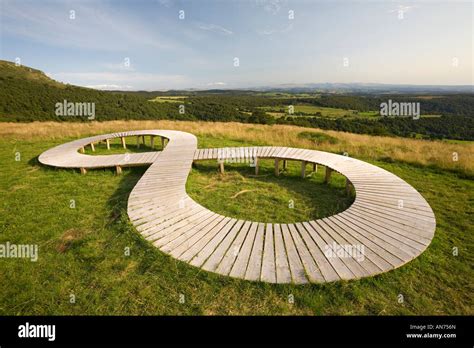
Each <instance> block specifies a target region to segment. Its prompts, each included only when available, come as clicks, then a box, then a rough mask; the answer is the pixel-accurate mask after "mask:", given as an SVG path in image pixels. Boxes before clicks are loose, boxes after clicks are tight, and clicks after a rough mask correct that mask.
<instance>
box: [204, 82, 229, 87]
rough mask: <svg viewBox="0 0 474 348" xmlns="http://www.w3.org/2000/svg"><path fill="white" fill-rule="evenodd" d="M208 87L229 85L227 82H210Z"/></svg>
mask: <svg viewBox="0 0 474 348" xmlns="http://www.w3.org/2000/svg"><path fill="white" fill-rule="evenodd" d="M207 85H208V86H226V85H227V83H225V82H209V83H208V84H207Z"/></svg>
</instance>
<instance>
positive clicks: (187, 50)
mask: <svg viewBox="0 0 474 348" xmlns="http://www.w3.org/2000/svg"><path fill="white" fill-rule="evenodd" d="M0 6H1V8H0V9H1V11H0V36H1V41H0V58H1V59H3V60H8V61H15V60H16V61H18V62H19V63H21V64H22V65H26V66H30V67H33V68H36V69H40V70H42V71H44V72H45V73H46V74H47V75H48V76H50V77H52V78H54V79H56V80H58V81H61V82H65V83H70V84H75V85H80V86H88V87H93V88H98V89H122V90H168V89H188V88H196V89H211V88H229V89H230V88H252V87H260V86H278V85H281V84H296V85H302V84H307V83H386V84H417V85H472V84H473V81H474V75H473V74H474V72H473V61H474V54H473V38H474V33H473V17H474V9H473V2H472V1H456V0H454V1H453V0H450V1H448V0H445V1H415V2H406V1H403V2H397V1H375V0H366V1H363V0H358V1H342V0H340V1H329V0H327V1H318V0H312V1H308V0H294V1H291V0H236V1H231V0H228V1H224V0H213V1H209V0H194V1H178V0H176V1H174V0H147V1H145V0H114V1H112V0H109V1H102V0H101V1H98V0H81V1H77V0H76V1H50V0H42V1H40V0H36V1H35V0H28V1H25V0H16V1H10V0H0Z"/></svg>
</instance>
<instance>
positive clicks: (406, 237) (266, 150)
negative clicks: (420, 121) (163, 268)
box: [39, 130, 436, 283]
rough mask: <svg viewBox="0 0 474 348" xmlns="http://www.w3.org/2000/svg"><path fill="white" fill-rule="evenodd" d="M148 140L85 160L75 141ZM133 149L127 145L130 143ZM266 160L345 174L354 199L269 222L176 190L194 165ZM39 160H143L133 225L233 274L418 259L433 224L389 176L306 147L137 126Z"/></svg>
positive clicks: (341, 268)
mask: <svg viewBox="0 0 474 348" xmlns="http://www.w3.org/2000/svg"><path fill="white" fill-rule="evenodd" d="M146 136H149V137H151V139H153V140H150V143H151V144H153V143H154V139H155V138H156V137H160V138H161V139H162V144H163V145H164V144H165V139H166V140H167V142H166V146H164V149H163V151H151V152H142V153H133V154H132V153H131V154H120V155H95V156H89V155H84V154H82V153H79V151H82V152H83V149H84V147H86V146H91V144H92V146H91V147H93V146H94V145H93V144H97V143H99V142H105V143H106V145H107V148H109V147H110V140H111V139H114V138H120V141H121V144H122V146H123V147H124V148H126V138H127V137H132V139H131V142H135V141H136V142H137V144H138V142H139V141H140V139H141V140H142V143H144V142H145V137H146ZM132 146H133V145H132ZM259 159H272V160H274V163H275V174H276V175H278V174H279V172H280V167H281V166H286V162H287V161H288V160H292V161H301V163H302V165H301V174H302V176H303V177H304V176H305V175H306V171H307V165H312V168H313V170H318V165H319V166H323V167H325V170H326V173H325V178H326V181H329V180H331V173H333V172H337V173H340V174H342V175H344V176H345V177H346V180H347V181H346V182H347V185H346V188H347V189H348V190H350V189H351V187H352V188H353V190H354V191H355V194H356V198H355V201H354V203H353V204H352V205H351V206H350V207H349V208H348V209H346V210H345V211H343V212H341V213H339V214H336V215H333V216H330V217H327V218H323V219H318V220H313V221H304V222H299V223H288V224H272V223H266V224H264V223H261V222H257V221H245V220H239V219H234V218H230V217H226V216H223V215H220V214H217V213H215V212H212V211H210V210H208V209H207V208H205V207H203V206H202V205H200V204H198V203H197V202H195V201H194V200H193V199H191V198H190V197H189V196H188V195H187V193H186V189H185V185H186V180H187V177H188V174H189V171H190V170H191V165H192V163H193V162H194V161H200V160H216V162H217V163H218V165H219V168H220V169H221V170H222V171H223V170H224V165H225V162H227V161H233V162H235V161H241V162H246V163H250V164H251V165H253V166H255V171H256V173H258V164H259ZM39 161H40V162H41V163H42V164H45V165H49V166H54V167H62V168H79V169H80V170H81V172H82V173H84V174H85V173H86V172H87V170H88V169H93V168H105V167H112V168H116V170H117V173H120V172H121V168H122V167H126V166H139V165H149V168H148V170H147V171H146V172H145V174H144V175H143V176H142V177H141V178H140V180H139V181H138V183H137V184H136V185H135V187H134V188H133V190H132V192H131V193H130V196H129V199H128V215H129V217H130V220H131V221H132V223H133V224H134V226H135V227H136V229H137V230H138V231H139V232H140V233H141V234H142V236H143V237H144V238H145V239H147V240H148V241H149V242H150V243H152V244H153V245H154V246H156V247H157V248H159V249H160V250H161V251H163V252H165V253H167V254H169V255H171V256H172V257H174V258H176V259H179V260H182V261H184V262H187V263H189V264H191V265H193V266H195V267H200V268H202V269H204V270H206V271H209V272H214V273H218V274H222V275H226V276H231V277H235V278H241V279H247V280H252V281H263V282H270V283H291V282H292V283H307V282H315V283H320V282H330V281H336V280H340V279H356V278H362V277H368V276H373V275H376V274H379V273H383V272H387V271H389V270H392V269H395V268H397V267H400V266H402V265H404V264H405V263H407V262H409V261H410V260H412V259H414V258H416V257H417V256H419V255H420V254H421V253H422V252H423V251H424V250H425V249H426V248H427V247H428V245H429V244H430V242H431V240H432V239H433V236H434V232H435V229H436V220H435V216H434V214H433V211H432V209H431V207H430V206H429V204H428V203H427V202H426V200H425V199H424V198H423V197H422V196H421V195H420V194H419V193H418V192H417V191H416V190H415V189H414V188H413V187H412V186H410V185H409V184H408V183H406V182H405V181H403V180H402V179H400V178H399V177H397V176H396V175H394V174H392V173H390V172H388V171H386V170H384V169H381V168H379V167H377V166H374V165H372V164H369V163H366V162H363V161H360V160H357V159H354V158H350V157H347V156H342V155H336V154H332V153H327V152H321V151H316V150H307V149H298V148H289V147H278V146H260V147H235V148H220V149H217V148H213V149H197V139H196V137H195V136H194V135H192V134H189V133H185V132H180V131H171V130H144V131H130V132H122V133H113V134H106V135H99V136H94V137H89V138H84V139H80V140H76V141H72V142H69V143H66V144H63V145H59V146H57V147H54V148H52V149H50V150H48V151H45V152H44V153H43V154H41V155H40V156H39Z"/></svg>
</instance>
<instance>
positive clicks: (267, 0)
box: [255, 0, 286, 15]
mask: <svg viewBox="0 0 474 348" xmlns="http://www.w3.org/2000/svg"><path fill="white" fill-rule="evenodd" d="M255 3H256V5H257V6H258V7H262V8H263V10H264V11H265V12H268V13H271V14H273V15H274V14H277V13H278V12H279V11H280V9H281V8H282V7H283V6H284V5H285V4H286V1H285V0H256V1H255Z"/></svg>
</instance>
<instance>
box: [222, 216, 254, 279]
mask: <svg viewBox="0 0 474 348" xmlns="http://www.w3.org/2000/svg"><path fill="white" fill-rule="evenodd" d="M257 226H258V223H257V222H253V223H252V224H251V225H250V229H249V231H248V233H247V236H246V237H245V241H244V243H243V244H242V248H241V249H240V251H239V254H238V255H237V259H236V260H235V263H234V265H233V266H232V269H231V271H230V274H229V275H230V276H231V277H235V278H244V276H245V272H246V271H247V265H248V263H249V258H250V253H251V251H252V247H253V243H254V240H255V234H256V233H257Z"/></svg>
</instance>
